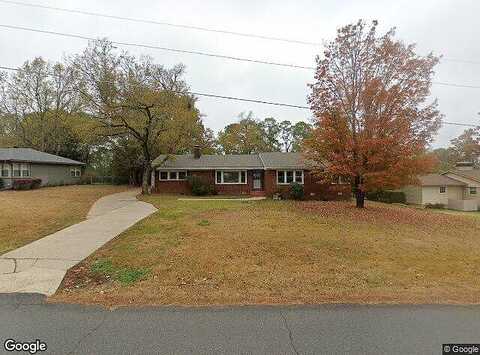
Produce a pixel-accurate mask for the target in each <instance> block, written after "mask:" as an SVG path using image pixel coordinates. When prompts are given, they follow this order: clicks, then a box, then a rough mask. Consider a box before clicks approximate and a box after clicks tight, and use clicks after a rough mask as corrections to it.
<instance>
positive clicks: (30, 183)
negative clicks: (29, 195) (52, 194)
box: [12, 179, 42, 190]
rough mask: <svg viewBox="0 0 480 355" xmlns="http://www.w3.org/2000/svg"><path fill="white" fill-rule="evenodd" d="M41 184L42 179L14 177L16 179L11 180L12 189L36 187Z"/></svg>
mask: <svg viewBox="0 0 480 355" xmlns="http://www.w3.org/2000/svg"><path fill="white" fill-rule="evenodd" d="M41 184H42V179H16V180H13V183H12V189H14V190H32V189H38V188H39V187H40V185H41Z"/></svg>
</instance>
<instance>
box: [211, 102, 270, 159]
mask: <svg viewBox="0 0 480 355" xmlns="http://www.w3.org/2000/svg"><path fill="white" fill-rule="evenodd" d="M217 140H218V145H219V147H220V149H221V151H222V152H223V153H225V154H252V153H258V152H262V151H265V150H266V149H267V144H266V142H265V140H264V131H263V129H262V126H261V124H260V123H259V122H258V121H257V120H255V119H254V117H253V113H252V112H251V111H250V112H249V113H248V114H245V113H241V114H240V115H239V121H238V122H237V123H232V124H229V125H228V126H226V127H225V129H224V130H222V131H220V132H219V133H218V139H217Z"/></svg>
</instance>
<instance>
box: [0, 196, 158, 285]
mask: <svg viewBox="0 0 480 355" xmlns="http://www.w3.org/2000/svg"><path fill="white" fill-rule="evenodd" d="M138 193H139V190H137V189H135V190H130V191H126V192H120V193H117V194H113V195H109V196H105V197H102V198H101V199H99V200H98V201H96V202H95V203H94V204H93V206H92V208H91V209H90V212H89V213H88V216H87V219H86V220H85V221H83V222H80V223H78V224H75V225H73V226H70V227H67V228H65V229H63V230H61V231H58V232H56V233H54V234H50V235H49V236H46V237H44V238H42V239H39V240H36V241H35V242H33V243H30V244H28V245H25V246H23V247H21V248H18V249H16V250H13V251H11V252H8V253H6V254H3V255H1V256H0V293H10V292H28V293H42V294H45V295H52V294H54V293H55V292H56V290H57V288H58V287H59V286H60V283H61V282H62V279H63V277H64V276H65V273H66V272H67V270H68V269H69V268H71V267H72V266H74V265H76V264H77V263H79V262H80V261H82V260H83V259H85V258H86V257H87V256H89V255H90V254H92V253H93V252H94V251H95V250H97V249H98V248H100V247H101V246H103V245H104V244H105V243H107V242H108V241H110V240H112V239H113V238H115V237H116V236H117V235H119V234H120V233H122V232H123V231H125V230H126V229H128V228H129V227H131V226H133V225H134V224H135V223H137V222H138V221H140V220H142V219H143V218H145V217H147V216H149V215H151V214H152V213H154V212H155V211H156V210H157V209H156V208H155V207H153V206H152V205H151V204H149V203H146V202H141V201H138V200H137V199H136V197H135V196H136V195H138Z"/></svg>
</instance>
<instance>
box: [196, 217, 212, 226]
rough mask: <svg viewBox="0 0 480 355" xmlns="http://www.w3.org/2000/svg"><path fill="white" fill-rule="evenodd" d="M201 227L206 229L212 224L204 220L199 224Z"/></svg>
mask: <svg viewBox="0 0 480 355" xmlns="http://www.w3.org/2000/svg"><path fill="white" fill-rule="evenodd" d="M197 224H198V225H199V226H202V227H206V226H209V225H210V222H209V221H207V220H206V219H202V220H201V221H200V222H198V223H197Z"/></svg>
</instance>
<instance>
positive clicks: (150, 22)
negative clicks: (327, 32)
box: [0, 0, 322, 46]
mask: <svg viewBox="0 0 480 355" xmlns="http://www.w3.org/2000/svg"><path fill="white" fill-rule="evenodd" d="M0 2H2V3H5V4H12V5H20V6H27V7H36V8H40V9H47V10H54V11H61V12H68V13H73V14H80V15H87V16H96V17H104V18H109V19H115V20H122V21H130V22H137V23H146V24H150V25H161V26H168V27H176V28H183V29H189V30H196V31H203V32H213V33H222V34H227V35H233V36H240V37H251V38H259V39H264V40H270V41H279V42H287V43H297V44H304V45H309V46H321V45H322V44H321V43H318V42H310V41H302V40H296V39H292V38H282V37H273V36H266V35H259V34H255V33H245V32H235V31H228V30H220V29H214V28H210V27H202V26H193V25H184V24H176V23H171V22H164V21H155V20H146V19H139V18H133V17H126V16H117V15H109V14H104V13H98V12H91V11H82V10H74V9H66V8H63V7H55V6H47V5H39V4H32V3H26V2H20V1H9V0H0Z"/></svg>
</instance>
